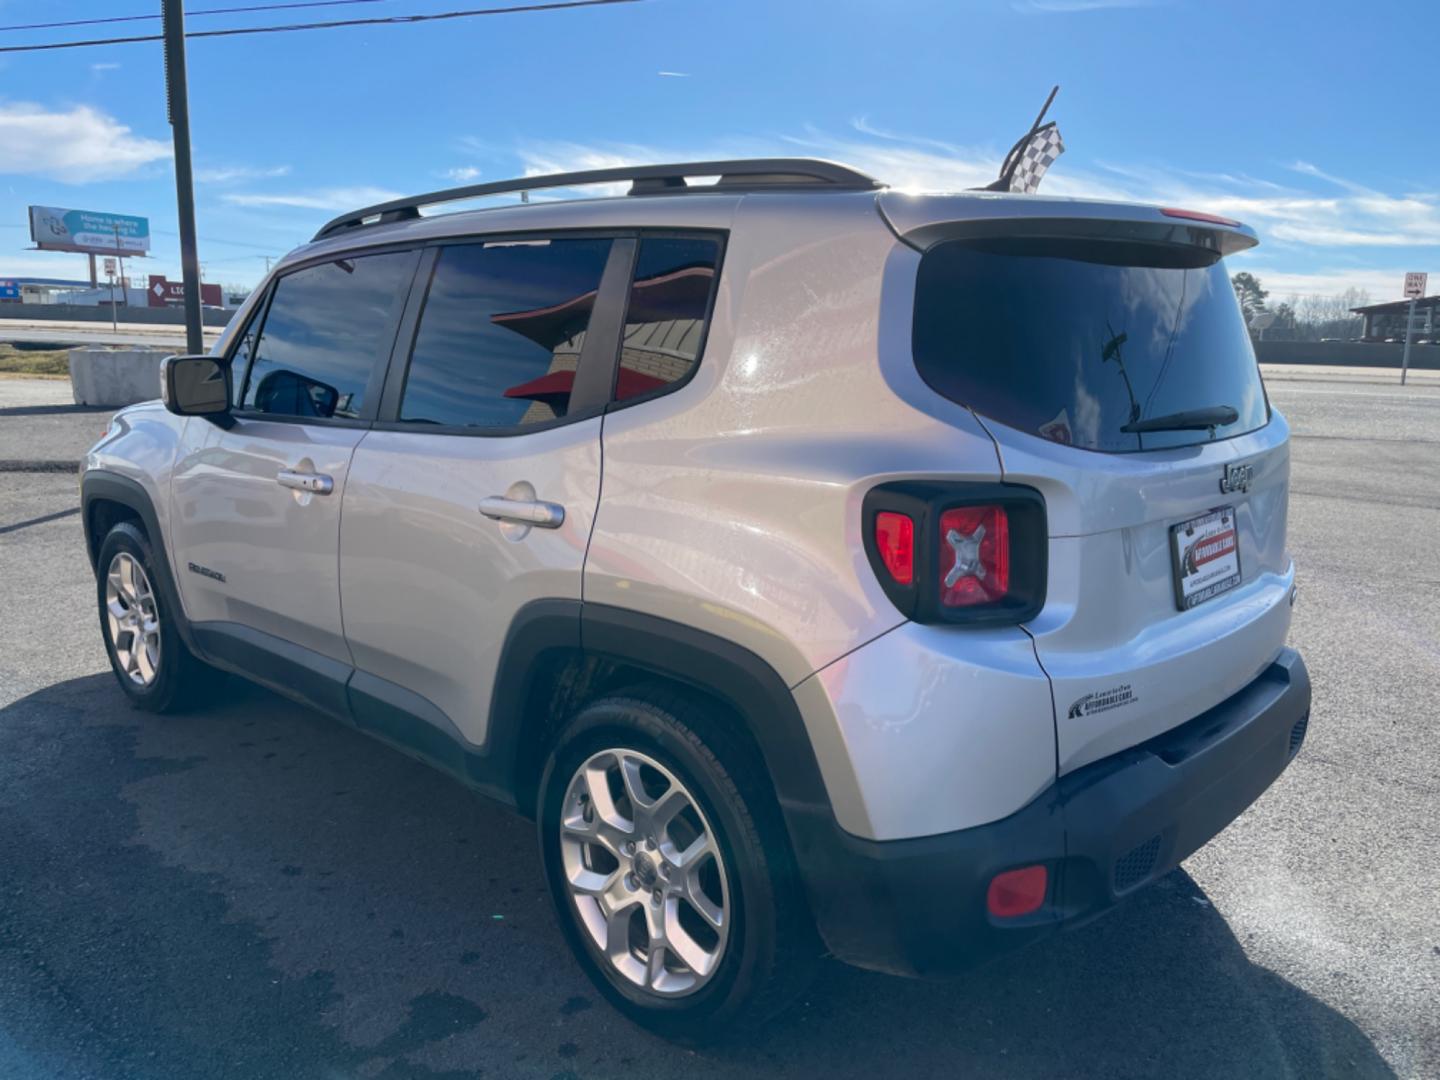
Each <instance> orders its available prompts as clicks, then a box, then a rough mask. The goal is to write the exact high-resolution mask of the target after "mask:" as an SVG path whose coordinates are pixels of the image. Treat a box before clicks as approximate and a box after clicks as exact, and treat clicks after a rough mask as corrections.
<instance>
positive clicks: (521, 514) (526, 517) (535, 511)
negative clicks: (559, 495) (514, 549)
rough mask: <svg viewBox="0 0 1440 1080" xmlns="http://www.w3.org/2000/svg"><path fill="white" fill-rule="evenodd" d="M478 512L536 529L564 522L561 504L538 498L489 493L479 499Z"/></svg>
mask: <svg viewBox="0 0 1440 1080" xmlns="http://www.w3.org/2000/svg"><path fill="white" fill-rule="evenodd" d="M480 513H482V514H484V515H485V516H486V517H488V518H494V519H495V520H496V521H513V522H515V523H516V524H517V525H533V526H535V528H537V529H558V528H559V527H560V526H561V525H563V524H565V508H564V507H563V506H561V505H560V504H559V503H552V502H541V501H540V500H538V499H534V500H529V499H507V498H505V496H503V495H491V496H488V497H487V498H484V499H481V500H480Z"/></svg>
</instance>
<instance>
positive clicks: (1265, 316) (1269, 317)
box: [1250, 311, 1280, 330]
mask: <svg viewBox="0 0 1440 1080" xmlns="http://www.w3.org/2000/svg"><path fill="white" fill-rule="evenodd" d="M1279 317H1280V316H1279V315H1277V314H1275V312H1273V311H1257V312H1256V313H1255V314H1254V315H1251V316H1250V329H1252V330H1269V329H1270V327H1272V326H1274V325H1275V320H1276V319H1278V318H1279Z"/></svg>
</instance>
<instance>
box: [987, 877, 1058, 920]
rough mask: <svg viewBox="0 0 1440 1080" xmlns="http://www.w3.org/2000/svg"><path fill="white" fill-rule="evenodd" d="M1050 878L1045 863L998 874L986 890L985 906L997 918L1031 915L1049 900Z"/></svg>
mask: <svg viewBox="0 0 1440 1080" xmlns="http://www.w3.org/2000/svg"><path fill="white" fill-rule="evenodd" d="M1049 880H1050V875H1049V873H1048V872H1047V871H1046V869H1045V867H1043V866H1025V867H1021V868H1020V869H1019V870H1006V871H1005V872H1004V873H1003V874H996V875H995V876H994V877H993V878H991V879H990V888H989V889H988V890H987V891H986V893H985V906H986V908H987V909H989V911H990V914H991V915H994V916H995V917H996V918H997V919H1013V918H1015V917H1016V916H1018V915H1029V914H1030V913H1031V912H1032V911H1038V910H1039V908H1040V905H1041V904H1043V903H1045V888H1046V886H1047V885H1048V884H1049Z"/></svg>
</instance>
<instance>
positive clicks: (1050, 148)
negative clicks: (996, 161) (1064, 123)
mask: <svg viewBox="0 0 1440 1080" xmlns="http://www.w3.org/2000/svg"><path fill="white" fill-rule="evenodd" d="M1064 152H1065V140H1063V139H1062V138H1060V128H1059V126H1058V125H1057V124H1056V123H1055V121H1053V120H1052V121H1051V122H1050V123H1048V124H1046V125H1045V126H1044V127H1042V128H1040V129H1039V130H1038V131H1035V132H1034V133H1032V134H1031V136H1030V137H1029V139H1027V140H1026V142H1025V145H1024V146H1023V147H1022V148H1021V150H1020V157H1019V160H1018V161H1016V162H1015V166H1014V168H1013V169H1012V170H1011V173H1010V187H1009V190H1011V191H1019V192H1023V193H1024V194H1026V195H1033V194H1034V193H1035V191H1036V189H1038V188H1039V187H1040V181H1041V180H1042V179H1043V178H1044V176H1045V171H1046V170H1047V169H1049V168H1050V166H1051V165H1054V164H1055V159H1056V158H1058V157H1059V156H1060V155H1061V154H1063V153H1064Z"/></svg>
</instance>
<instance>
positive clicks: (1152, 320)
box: [913, 239, 1269, 453]
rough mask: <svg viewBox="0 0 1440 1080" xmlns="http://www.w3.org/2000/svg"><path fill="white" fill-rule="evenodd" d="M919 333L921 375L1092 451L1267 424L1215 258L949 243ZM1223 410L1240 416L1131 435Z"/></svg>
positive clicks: (988, 413)
mask: <svg viewBox="0 0 1440 1080" xmlns="http://www.w3.org/2000/svg"><path fill="white" fill-rule="evenodd" d="M913 340H914V351H915V363H916V366H917V367H918V368H919V371H920V374H921V376H922V377H923V378H924V379H925V381H926V382H927V383H929V385H930V386H931V387H932V388H934V389H935V390H937V391H938V392H939V393H941V394H943V395H944V396H945V397H947V398H949V399H951V400H952V401H955V402H958V403H960V404H962V405H966V406H969V407H971V408H973V409H974V410H975V411H976V412H977V413H979V414H980V415H982V416H985V417H989V418H991V419H993V420H997V421H999V422H1000V423H1002V424H1005V425H1007V426H1009V427H1013V428H1016V429H1018V430H1020V431H1024V432H1027V433H1029V434H1032V435H1039V436H1041V437H1042V438H1047V439H1051V440H1053V441H1055V442H1061V443H1068V444H1070V445H1073V446H1077V447H1081V448H1083V449H1086V450H1099V451H1106V452H1110V453H1123V452H1131V451H1137V450H1155V449H1162V448H1165V447H1174V446H1187V445H1193V444H1196V443H1203V442H1207V441H1210V440H1212V439H1223V438H1229V437H1231V436H1235V435H1242V434H1244V433H1246V432H1250V431H1254V430H1256V429H1257V428H1260V427H1263V426H1264V425H1265V424H1266V422H1267V421H1268V420H1269V410H1268V406H1267V404H1266V400H1265V392H1264V389H1263V387H1262V385H1261V382H1260V372H1259V368H1258V367H1257V365H1256V363H1255V354H1254V351H1253V350H1252V348H1251V345H1250V337H1249V334H1248V333H1247V331H1246V329H1245V325H1244V322H1243V321H1242V319H1241V316H1240V309H1239V305H1238V304H1237V302H1236V300H1235V293H1234V291H1233V289H1232V288H1231V285H1230V280H1229V277H1228V276H1227V274H1226V271H1225V268H1224V265H1223V264H1222V263H1221V262H1220V261H1219V260H1218V259H1215V258H1214V257H1213V255H1212V254H1211V253H1208V252H1201V251H1198V250H1197V251H1195V252H1190V251H1189V250H1188V249H1180V248H1174V249H1166V248H1160V247H1158V246H1142V245H1136V244H1125V245H1118V244H1107V243H1102V242H1091V241H1045V240H1020V239H1017V240H1013V241H1004V240H1001V241H993V240H992V241H984V242H976V241H950V242H947V243H944V244H940V245H938V246H936V247H935V248H933V249H931V250H930V251H929V252H927V253H926V254H925V256H924V258H923V259H922V260H921V263H920V270H919V276H918V279H917V282H916V299H915V322H914V339H913ZM1217 406H1229V407H1230V408H1233V409H1234V410H1235V420H1234V421H1233V422H1232V423H1220V424H1216V425H1215V426H1213V427H1201V428H1198V429H1194V430H1166V431H1148V432H1145V433H1143V434H1142V433H1134V432H1126V431H1124V430H1122V429H1123V428H1124V427H1126V426H1127V425H1133V424H1135V423H1137V422H1143V421H1147V420H1152V421H1153V420H1160V419H1163V418H1168V417H1174V416H1175V415H1176V414H1180V413H1185V412H1194V411H1195V410H1213V409H1214V408H1215V407H1217Z"/></svg>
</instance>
